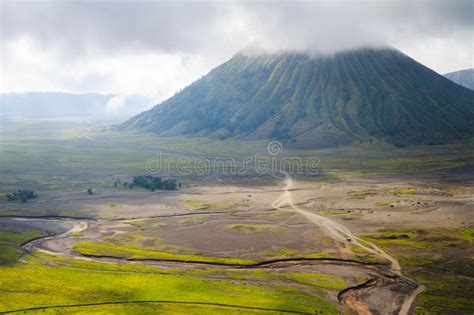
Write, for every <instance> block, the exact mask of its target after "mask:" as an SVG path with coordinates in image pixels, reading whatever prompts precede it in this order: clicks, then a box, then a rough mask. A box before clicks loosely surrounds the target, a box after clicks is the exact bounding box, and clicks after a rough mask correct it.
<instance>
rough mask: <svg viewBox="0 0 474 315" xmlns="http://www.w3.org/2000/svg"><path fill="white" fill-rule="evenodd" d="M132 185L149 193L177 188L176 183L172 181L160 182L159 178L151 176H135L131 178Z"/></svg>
mask: <svg viewBox="0 0 474 315" xmlns="http://www.w3.org/2000/svg"><path fill="white" fill-rule="evenodd" d="M133 184H135V185H136V186H137V187H143V188H145V189H149V190H151V191H155V190H156V189H164V190H175V189H176V188H177V187H178V183H177V182H176V180H174V179H165V180H162V179H161V177H158V176H152V175H142V176H135V177H133Z"/></svg>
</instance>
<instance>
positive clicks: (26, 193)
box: [6, 189, 38, 202]
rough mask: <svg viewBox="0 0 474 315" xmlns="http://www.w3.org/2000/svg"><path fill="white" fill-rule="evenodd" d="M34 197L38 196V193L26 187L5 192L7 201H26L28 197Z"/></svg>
mask: <svg viewBox="0 0 474 315" xmlns="http://www.w3.org/2000/svg"><path fill="white" fill-rule="evenodd" d="M36 197H38V194H37V193H36V192H34V191H33V190H28V189H18V191H14V192H12V193H8V194H6V198H7V200H8V201H15V200H20V201H21V202H28V200H29V199H35V198H36Z"/></svg>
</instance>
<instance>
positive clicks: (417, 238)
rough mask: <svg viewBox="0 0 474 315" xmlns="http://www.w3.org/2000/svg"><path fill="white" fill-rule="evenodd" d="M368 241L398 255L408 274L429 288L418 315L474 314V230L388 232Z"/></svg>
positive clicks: (370, 236)
mask: <svg viewBox="0 0 474 315" xmlns="http://www.w3.org/2000/svg"><path fill="white" fill-rule="evenodd" d="M365 238H366V239H367V240H370V241H371V242H374V243H376V244H378V245H379V246H381V247H382V248H383V249H386V250H388V251H389V252H390V253H391V254H395V257H397V259H398V260H399V262H400V264H401V265H402V267H403V270H404V273H405V274H406V275H407V276H409V277H411V278H413V279H416V281H418V282H419V283H421V284H424V285H425V286H426V287H427V289H426V290H425V291H424V292H422V293H421V294H420V296H419V297H418V302H417V303H418V304H417V305H418V307H417V308H416V311H417V314H471V313H472V310H473V309H474V302H473V300H472V292H473V290H474V280H473V276H474V260H473V257H472V247H473V244H474V229H472V228H462V229H456V230H454V229H444V228H430V229H426V228H423V229H421V228H419V229H417V228H399V229H385V230H381V231H380V233H376V234H370V235H366V236H365Z"/></svg>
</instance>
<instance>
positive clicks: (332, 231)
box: [272, 173, 425, 315]
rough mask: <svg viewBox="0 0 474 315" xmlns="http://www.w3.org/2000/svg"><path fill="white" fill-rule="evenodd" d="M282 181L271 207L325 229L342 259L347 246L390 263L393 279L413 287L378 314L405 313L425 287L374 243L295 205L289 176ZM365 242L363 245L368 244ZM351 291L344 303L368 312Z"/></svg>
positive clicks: (362, 287)
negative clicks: (403, 270) (286, 211)
mask: <svg viewBox="0 0 474 315" xmlns="http://www.w3.org/2000/svg"><path fill="white" fill-rule="evenodd" d="M284 184H285V188H284V192H283V194H282V195H281V196H280V197H279V198H277V199H276V200H275V201H274V202H273V204H272V207H273V208H275V209H279V210H288V211H293V212H297V213H299V214H301V215H303V216H304V217H306V218H307V219H308V220H309V221H311V222H313V223H314V224H316V225H318V226H319V227H320V228H322V229H323V230H324V231H326V232H327V234H328V235H329V236H330V237H331V238H332V239H333V240H334V242H335V243H336V245H337V246H338V248H339V249H340V251H341V255H342V256H343V257H344V258H350V257H351V256H353V253H352V251H351V246H356V247H358V248H360V249H362V250H364V251H366V252H367V253H370V254H373V255H375V256H376V257H378V258H380V259H382V260H385V261H388V262H389V263H390V271H391V273H393V274H394V275H396V278H399V279H400V284H402V285H403V284H408V285H409V286H413V287H414V288H415V289H414V290H411V292H410V293H409V294H407V295H406V297H405V298H404V299H403V302H402V303H401V305H400V306H397V305H391V306H390V307H387V309H386V310H382V313H390V312H389V309H394V310H398V311H396V313H397V314H399V315H406V314H408V313H409V311H410V309H411V306H412V304H413V302H414V301H415V299H416V296H417V295H418V294H419V293H421V292H422V291H423V290H424V289H425V287H424V286H422V285H419V284H417V283H416V282H415V281H413V280H411V279H410V278H407V277H405V276H404V275H403V274H402V273H401V267H400V264H399V262H398V260H397V259H395V258H394V257H392V256H390V255H389V254H387V253H386V252H384V251H383V250H382V249H380V248H379V247H378V246H376V245H375V244H373V243H370V242H368V241H361V240H360V238H358V237H357V236H355V235H354V234H353V233H352V232H351V231H350V230H349V229H347V228H346V227H345V226H343V225H341V224H339V223H337V222H335V221H332V220H331V219H328V218H326V217H323V216H320V215H318V214H316V213H312V212H309V211H307V210H304V209H301V208H300V207H298V206H297V205H296V204H295V203H294V201H293V195H292V193H291V191H292V189H293V188H294V182H293V179H292V178H291V176H289V175H288V174H286V173H285V179H284ZM362 242H363V243H364V244H363V243H362ZM365 244H367V245H368V246H367V245H365ZM396 278H395V279H396ZM378 283H380V284H381V285H386V283H385V282H384V281H381V282H377V281H376V282H374V283H372V284H371V285H370V286H361V288H360V289H361V290H365V291H366V292H367V291H368V290H373V289H374V288H377V284H378ZM354 293H355V292H352V294H349V295H347V297H346V299H345V302H346V304H348V305H349V306H350V307H351V308H352V309H353V310H354V311H355V312H356V313H358V314H372V312H371V311H370V308H369V307H368V305H367V304H366V303H364V302H363V301H360V300H358V298H357V294H354ZM393 303H397V302H396V301H392V303H391V304H393Z"/></svg>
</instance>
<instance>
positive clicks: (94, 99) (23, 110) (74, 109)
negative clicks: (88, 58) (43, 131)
mask: <svg viewBox="0 0 474 315" xmlns="http://www.w3.org/2000/svg"><path fill="white" fill-rule="evenodd" d="M151 104H152V100H151V99H149V98H147V97H144V96H139V95H131V96H129V95H117V94H109V95H103V94H94V93H90V94H69V93H60V92H27V93H5V94H0V117H2V118H55V117H90V116H101V115H135V114H137V113H139V112H141V111H143V110H146V109H148V108H150V105H151Z"/></svg>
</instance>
